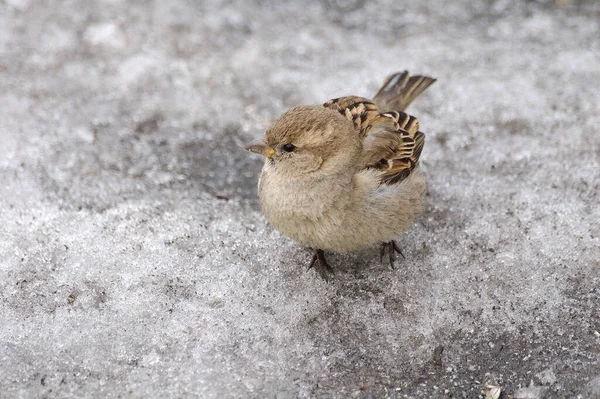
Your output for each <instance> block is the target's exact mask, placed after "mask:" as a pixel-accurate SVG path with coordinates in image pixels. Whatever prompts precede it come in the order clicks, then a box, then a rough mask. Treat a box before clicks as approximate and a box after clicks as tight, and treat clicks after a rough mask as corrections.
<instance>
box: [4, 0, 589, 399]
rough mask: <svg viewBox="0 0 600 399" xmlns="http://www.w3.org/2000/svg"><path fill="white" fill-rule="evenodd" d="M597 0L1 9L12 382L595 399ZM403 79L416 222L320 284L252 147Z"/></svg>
mask: <svg viewBox="0 0 600 399" xmlns="http://www.w3.org/2000/svg"><path fill="white" fill-rule="evenodd" d="M599 7H600V4H599V3H598V2H594V1H574V0H573V1H561V2H550V1H546V2H544V1H533V2H532V1H529V2H517V3H513V2H506V1H492V2H487V3H480V4H467V3H466V2H457V3H452V4H446V2H441V1H438V0H436V1H434V2H428V3H422V2H416V1H413V2H408V3H406V4H398V3H397V2H392V1H381V2H362V1H350V2H344V1H333V0H331V1H327V0H324V1H321V2H310V3H306V2H288V3H287V4H283V3H282V4H277V5H275V4H271V5H269V4H266V3H264V2H227V1H212V2H206V3H205V4H203V3H202V2H193V1H187V0H176V1H172V2H146V1H140V2H124V1H119V0H113V1H105V2H95V3H93V2H75V1H69V2H67V3H64V2H58V1H54V0H50V1H46V2H34V1H16V0H11V1H6V2H4V3H0V32H1V33H2V34H1V35H0V37H1V38H0V87H2V91H0V104H2V106H1V107H0V143H1V145H0V298H1V301H0V387H1V389H2V392H3V397H4V396H5V397H44V396H45V397H89V396H101V397H110V396H122V397H183V396H199V397H340V398H342V397H344V398H345V397H393V396H394V395H396V397H422V398H430V397H440V396H443V395H445V393H444V392H446V391H447V390H448V391H449V392H451V393H452V394H453V397H476V396H477V395H480V394H481V392H482V390H483V389H484V381H486V380H488V378H487V377H486V376H489V375H492V376H493V377H494V378H493V380H494V381H495V383H496V384H497V385H498V386H500V387H501V388H502V392H504V393H506V394H513V395H515V397H517V396H516V395H517V394H519V395H521V394H523V395H530V396H531V395H533V394H534V393H535V395H538V396H539V395H542V394H543V395H549V396H552V397H576V396H577V395H584V396H585V395H593V392H596V391H598V389H597V386H598V379H599V378H600V366H599V358H598V345H600V338H598V331H599V330H600V289H599V288H598V287H600V277H599V275H600V273H599V271H600V227H599V223H598V221H599V220H600V207H599V206H598V201H599V197H598V196H599V193H600V173H599V172H598V171H599V170H600V156H599V154H600V132H599V131H598V127H599V126H600V91H598V89H597V86H598V85H597V82H599V81H600V56H599V54H600V41H599V40H598V38H599V37H600V34H599V33H600V32H599V25H598V21H597V15H598V12H599V11H600V9H599ZM404 69H408V70H410V71H411V72H413V73H423V74H429V75H432V76H435V77H436V78H438V81H437V82H436V83H435V84H434V85H433V86H432V87H431V88H430V89H429V90H428V91H427V92H426V94H425V95H423V96H422V98H419V99H418V100H417V101H416V102H415V103H414V104H413V105H411V107H410V108H409V111H410V112H411V113H413V114H414V115H416V116H417V117H419V119H420V122H421V126H422V130H423V131H424V132H425V134H426V136H427V139H426V144H425V149H424V151H423V155H422V159H423V169H424V170H425V171H426V172H427V174H428V176H429V193H428V197H427V205H426V212H425V214H424V215H423V216H422V217H420V219H419V220H418V221H417V222H416V223H415V224H414V225H413V227H412V228H411V229H410V230H409V231H408V232H407V233H406V234H405V235H404V236H403V237H401V238H400V239H399V244H400V245H401V247H402V248H403V252H404V254H405V255H406V259H402V260H401V261H400V264H399V265H398V266H397V268H396V270H390V268H389V267H388V266H387V265H385V264H380V263H379V257H378V251H377V249H375V248H374V249H373V250H370V251H364V252H361V253H356V254H351V255H337V254H328V259H329V260H330V262H331V264H332V265H333V266H334V267H335V268H336V269H337V273H336V275H335V278H334V279H333V281H332V282H331V283H329V284H327V283H325V282H324V281H322V280H320V279H319V278H318V276H317V274H316V273H314V271H309V272H306V271H305V269H306V266H307V263H308V262H309V260H310V257H311V254H310V252H309V251H308V250H307V249H306V248H301V247H299V246H298V245H297V244H296V243H294V242H292V241H291V240H289V239H287V238H285V237H284V236H282V235H281V234H280V233H278V232H277V231H275V230H274V229H273V228H272V227H270V226H269V225H268V224H267V223H266V221H265V219H264V218H263V216H262V215H261V213H260V206H259V203H258V201H257V198H256V182H257V177H258V173H259V171H260V168H261V159H259V157H258V156H256V155H253V154H249V153H247V152H244V151H243V149H242V147H243V145H244V143H246V142H248V141H249V140H250V139H252V138H254V137H256V136H259V135H261V134H262V133H263V132H264V129H265V127H266V126H267V125H268V124H269V122H270V121H271V120H273V119H275V118H277V117H278V116H279V115H280V114H281V113H283V112H284V111H285V110H286V109H288V108H290V107H292V106H294V105H298V104H309V103H317V104H318V103H322V102H324V101H326V100H327V99H329V98H333V97H339V96H341V95H346V94H356V95H362V96H369V95H371V94H372V93H373V92H374V91H375V89H376V88H377V86H378V84H379V83H381V82H382V81H383V79H384V78H385V77H386V76H387V75H388V73H390V72H393V71H398V70H404ZM440 346H442V347H443V352H442V353H441V363H442V365H441V366H440V365H438V364H437V363H436V362H432V357H433V354H434V350H435V349H436V348H438V347H440ZM534 376H536V379H535V381H534V382H535V384H534V385H532V383H531V381H532V378H534ZM540 384H541V385H540ZM534 391H535V392H534ZM534 397H535V396H534Z"/></svg>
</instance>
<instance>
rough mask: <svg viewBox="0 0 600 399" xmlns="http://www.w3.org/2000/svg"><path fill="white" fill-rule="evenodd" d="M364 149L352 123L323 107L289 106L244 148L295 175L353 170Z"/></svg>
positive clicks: (283, 170) (276, 167) (281, 170)
mask: <svg viewBox="0 0 600 399" xmlns="http://www.w3.org/2000/svg"><path fill="white" fill-rule="evenodd" d="M361 148H362V144H361V141H360V139H359V136H358V133H357V132H356V131H355V130H354V126H353V124H352V122H350V121H349V120H347V119H346V118H344V117H343V116H342V115H341V114H340V113H339V112H337V111H333V110H331V109H328V108H324V107H322V106H298V107H295V108H292V109H290V110H289V111H287V112H286V113H284V114H283V115H282V116H281V117H280V118H279V119H277V120H276V121H275V122H274V123H273V125H271V126H270V127H269V129H267V131H266V133H265V136H264V138H260V139H256V140H253V141H251V142H250V143H248V144H247V145H246V146H245V147H244V149H246V150H248V151H252V152H255V153H258V154H261V155H264V156H265V157H267V161H266V163H265V165H268V166H269V167H273V168H274V169H275V170H276V171H277V172H278V173H282V174H289V175H290V176H293V177H298V176H301V175H306V174H314V173H318V174H328V173H339V172H341V171H343V170H348V169H350V170H352V168H351V167H352V166H353V165H355V164H356V163H357V162H356V160H357V159H358V157H359V156H360V151H361Z"/></svg>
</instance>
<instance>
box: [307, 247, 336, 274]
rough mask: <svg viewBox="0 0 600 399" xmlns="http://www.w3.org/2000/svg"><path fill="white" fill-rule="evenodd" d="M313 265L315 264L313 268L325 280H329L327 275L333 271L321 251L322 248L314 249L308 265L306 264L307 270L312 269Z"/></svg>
mask: <svg viewBox="0 0 600 399" xmlns="http://www.w3.org/2000/svg"><path fill="white" fill-rule="evenodd" d="M315 265H317V266H316V268H315V269H316V270H317V272H318V273H319V275H320V276H321V277H322V278H323V280H325V281H329V275H330V274H334V273H335V272H334V271H333V269H332V268H331V266H329V264H328V263H327V260H326V259H325V252H323V250H322V249H316V250H315V254H314V255H313V258H312V261H311V262H310V265H308V269H307V270H310V269H312V267H313V266H315Z"/></svg>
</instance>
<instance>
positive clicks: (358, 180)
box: [244, 71, 436, 280]
mask: <svg viewBox="0 0 600 399" xmlns="http://www.w3.org/2000/svg"><path fill="white" fill-rule="evenodd" d="M435 81H436V79H433V78H430V77H427V76H420V75H419V76H412V77H411V76H410V75H409V73H408V71H404V72H401V73H393V74H391V75H390V76H389V77H388V78H387V79H386V80H385V82H384V83H383V84H382V86H381V88H380V89H379V90H378V91H377V93H376V94H375V96H374V97H373V99H372V100H369V99H366V98H363V97H358V96H347V97H340V98H334V99H332V100H329V101H327V102H325V103H324V104H323V105H301V106H297V107H295V108H292V109H290V110H289V111H287V112H285V113H284V114H283V115H282V116H281V117H279V119H277V120H276V121H275V122H274V123H273V124H272V125H271V126H270V127H269V128H268V129H267V131H266V132H265V135H264V137H263V138H259V139H256V140H253V141H251V142H250V143H248V144H247V145H246V146H245V147H244V149H245V150H248V151H252V152H255V153H257V154H261V155H263V156H265V163H264V166H263V168H262V172H261V174H260V178H259V181H258V196H259V199H260V203H261V208H262V211H263V214H264V215H265V217H266V219H267V220H268V221H269V222H270V223H271V224H272V225H273V226H274V227H275V228H277V229H278V230H279V231H281V232H282V233H283V234H285V235H286V236H288V237H290V238H292V239H293V240H295V241H297V242H298V243H300V244H301V245H304V246H308V247H311V248H313V249H314V255H313V257H312V260H311V262H310V264H309V267H308V269H311V268H313V267H315V269H316V270H317V271H318V273H319V274H320V275H321V277H323V278H324V279H325V280H328V279H329V276H330V274H333V273H334V270H333V268H332V267H331V266H330V265H329V264H328V262H327V260H326V258H325V253H324V251H325V250H328V251H334V252H341V253H346V252H350V251H356V250H360V249H364V248H368V247H371V246H374V245H377V244H379V245H380V246H381V247H380V261H381V260H382V259H383V256H384V254H385V251H386V250H387V251H388V253H389V262H390V265H391V267H392V268H394V262H395V261H396V259H397V256H396V254H397V253H399V254H400V255H402V256H403V257H404V255H403V254H402V252H401V251H400V248H399V247H398V245H397V244H396V242H395V241H394V239H395V238H397V237H398V236H400V235H401V234H403V233H404V232H405V231H406V230H407V229H408V227H409V226H410V224H411V223H412V222H413V221H414V220H415V218H416V217H417V216H418V215H419V214H420V213H421V212H422V208H423V201H424V196H425V190H426V182H425V176H424V175H423V173H422V172H421V171H420V169H419V157H420V155H421V151H422V150H423V144H424V142H425V135H424V134H423V133H422V132H420V131H419V122H418V120H417V118H415V117H414V116H411V115H409V114H407V113H405V112H404V110H405V109H406V107H407V106H408V105H409V104H410V103H411V102H412V101H413V100H414V99H415V98H417V97H418V96H419V95H420V94H421V93H422V92H423V91H424V90H426V89H427V88H428V87H429V86H430V85H431V84H433V83H434V82H435Z"/></svg>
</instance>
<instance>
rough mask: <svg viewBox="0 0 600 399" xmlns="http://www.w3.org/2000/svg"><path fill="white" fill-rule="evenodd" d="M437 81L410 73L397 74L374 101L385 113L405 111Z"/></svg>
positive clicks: (382, 88)
mask: <svg viewBox="0 0 600 399" xmlns="http://www.w3.org/2000/svg"><path fill="white" fill-rule="evenodd" d="M435 81H436V79H434V78H430V77H428V76H421V75H416V76H410V75H409V74H408V71H404V72H396V73H393V74H391V75H390V76H388V77H387V79H386V80H385V82H384V83H383V85H381V87H380V88H379V90H378V91H377V94H375V97H374V98H373V101H374V102H375V103H376V104H378V105H379V106H380V107H381V108H382V110H385V111H404V110H405V109H406V108H407V107H408V105H409V104H410V103H411V102H413V100H414V99H415V98H417V97H418V96H419V95H420V94H421V93H423V92H424V91H425V90H426V89H427V88H428V87H429V86H431V85H432V84H433V83H434V82H435Z"/></svg>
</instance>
